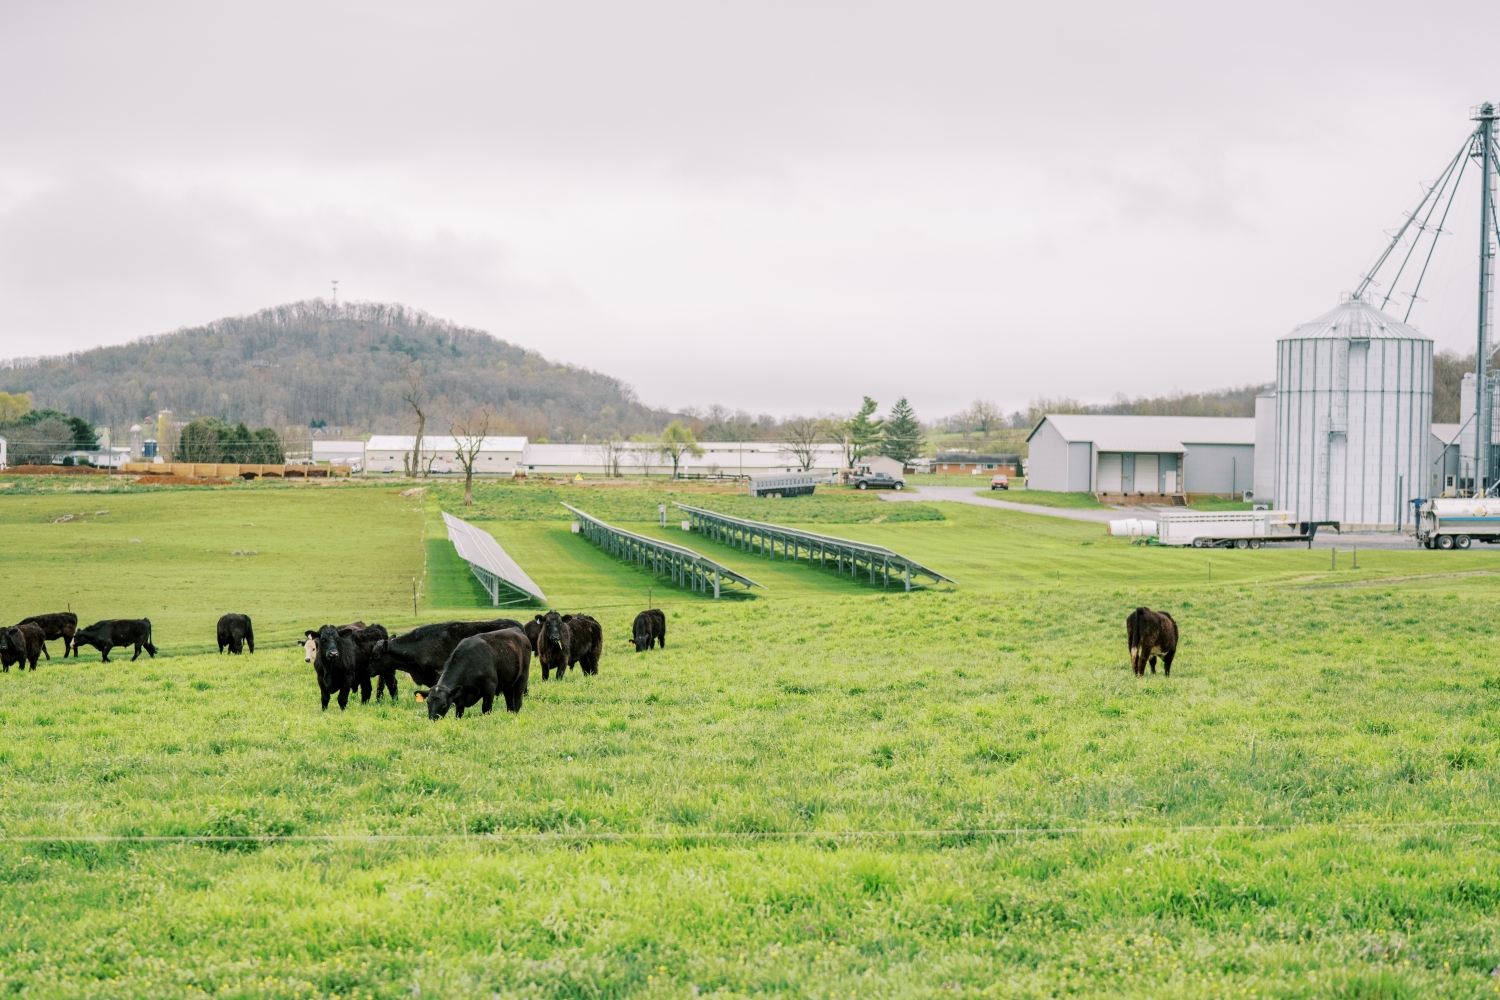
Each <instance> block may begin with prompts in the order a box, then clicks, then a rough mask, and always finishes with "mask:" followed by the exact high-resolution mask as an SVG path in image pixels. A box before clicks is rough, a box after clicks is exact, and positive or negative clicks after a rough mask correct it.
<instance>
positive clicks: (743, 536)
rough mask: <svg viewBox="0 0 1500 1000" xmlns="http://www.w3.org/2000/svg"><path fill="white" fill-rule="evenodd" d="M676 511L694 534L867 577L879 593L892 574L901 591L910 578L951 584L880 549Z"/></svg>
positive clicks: (697, 512)
mask: <svg viewBox="0 0 1500 1000" xmlns="http://www.w3.org/2000/svg"><path fill="white" fill-rule="evenodd" d="M677 506H678V507H680V508H682V510H683V512H684V513H686V514H687V515H688V517H689V519H690V520H691V521H692V525H693V527H694V528H695V529H697V530H698V531H701V532H703V533H704V534H705V535H707V536H708V537H710V538H712V539H714V540H715V541H719V542H724V543H725V544H727V545H733V546H735V547H736V548H740V549H743V550H745V551H746V552H754V553H756V554H758V555H769V556H771V557H773V558H774V557H775V555H776V547H777V545H780V546H781V556H782V558H784V559H792V560H797V559H801V558H806V559H807V560H808V562H813V561H814V560H816V561H817V562H818V564H820V565H822V566H836V567H837V568H838V571H839V573H841V574H842V573H844V572H848V573H849V575H850V576H851V577H853V578H856V579H858V578H859V577H861V576H864V575H866V574H868V576H869V578H870V583H871V584H874V583H876V582H879V583H880V584H881V585H882V586H885V587H889V586H890V585H891V574H892V573H894V574H896V577H897V580H896V582H898V583H900V584H902V585H903V586H904V587H905V588H906V589H907V590H910V589H911V581H912V578H913V577H918V576H925V577H927V578H928V579H930V580H932V582H934V583H952V582H953V581H952V580H951V579H949V578H948V577H946V576H944V575H943V574H941V573H939V572H938V571H937V570H935V569H929V568H928V567H926V566H923V565H922V564H921V563H919V562H917V561H916V560H915V559H908V558H907V557H906V556H903V555H902V554H901V553H899V552H896V551H894V550H892V549H888V548H886V547H885V546H884V545H873V544H871V543H869V542H856V541H852V540H850V539H848V538H836V537H835V536H833V535H820V534H818V533H816V532H813V531H802V530H800V529H798V528H788V527H786V526H784V525H780V524H767V523H765V522H763V521H751V520H748V519H746V518H743V517H732V516H731V515H729V514H720V513H719V512H717V511H712V510H704V509H703V508H702V507H689V506H688V505H687V504H685V503H679V504H677Z"/></svg>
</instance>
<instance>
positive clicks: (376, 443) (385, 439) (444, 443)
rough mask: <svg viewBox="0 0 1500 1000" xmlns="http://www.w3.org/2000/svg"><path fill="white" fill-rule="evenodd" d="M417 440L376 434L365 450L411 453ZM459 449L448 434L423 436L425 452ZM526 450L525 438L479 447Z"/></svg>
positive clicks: (489, 439) (492, 440)
mask: <svg viewBox="0 0 1500 1000" xmlns="http://www.w3.org/2000/svg"><path fill="white" fill-rule="evenodd" d="M416 440H417V439H416V436H415V435H412V434H375V435H373V436H371V438H370V440H368V441H366V442H365V450H366V451H411V448H412V445H413V444H415V443H416ZM457 448H458V441H457V439H455V438H452V437H449V436H448V435H446V434H424V435H422V449H423V450H424V451H454V450H456V449H457ZM525 449H526V439H525V438H523V437H487V438H485V439H484V441H483V442H482V443H481V444H480V447H479V450H480V451H524V450H525Z"/></svg>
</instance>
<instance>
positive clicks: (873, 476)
mask: <svg viewBox="0 0 1500 1000" xmlns="http://www.w3.org/2000/svg"><path fill="white" fill-rule="evenodd" d="M854 488H855V489H857V490H904V489H906V480H904V479H896V478H894V477H892V476H891V474H890V473H889V472H865V473H861V474H860V475H857V476H855V477H854Z"/></svg>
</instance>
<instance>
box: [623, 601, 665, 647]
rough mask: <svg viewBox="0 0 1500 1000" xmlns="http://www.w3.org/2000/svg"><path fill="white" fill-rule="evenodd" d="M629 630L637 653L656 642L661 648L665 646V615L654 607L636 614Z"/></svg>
mask: <svg viewBox="0 0 1500 1000" xmlns="http://www.w3.org/2000/svg"><path fill="white" fill-rule="evenodd" d="M630 631H631V633H632V636H633V637H632V639H631V641H632V642H634V643H635V651H636V652H637V653H644V652H645V651H646V650H648V649H650V648H652V647H653V646H654V645H656V643H658V642H660V643H661V648H662V649H666V648H667V616H666V615H665V614H663V613H662V612H660V611H658V610H656V609H655V608H652V609H651V610H650V611H642V612H641V613H640V614H638V615H636V616H635V624H634V625H632V626H631V629H630Z"/></svg>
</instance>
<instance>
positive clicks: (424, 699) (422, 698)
mask: <svg viewBox="0 0 1500 1000" xmlns="http://www.w3.org/2000/svg"><path fill="white" fill-rule="evenodd" d="M426 700H427V699H426V698H425V697H423V695H422V692H420V691H418V692H417V701H426Z"/></svg>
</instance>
